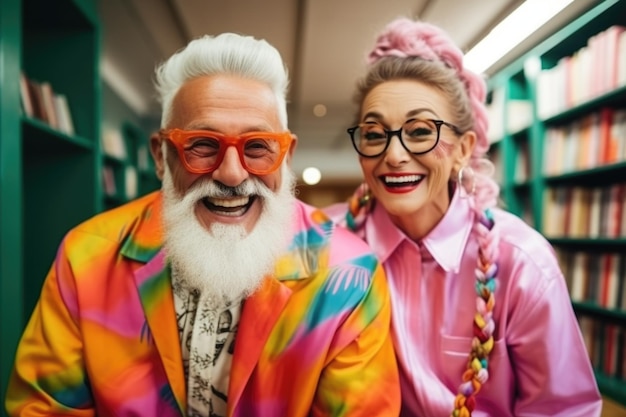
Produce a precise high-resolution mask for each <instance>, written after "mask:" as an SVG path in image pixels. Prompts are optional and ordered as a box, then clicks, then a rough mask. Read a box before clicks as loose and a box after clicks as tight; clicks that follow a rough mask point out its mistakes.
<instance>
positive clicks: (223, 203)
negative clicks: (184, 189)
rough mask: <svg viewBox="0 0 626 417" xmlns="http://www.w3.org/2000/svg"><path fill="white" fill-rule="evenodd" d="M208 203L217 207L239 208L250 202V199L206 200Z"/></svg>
mask: <svg viewBox="0 0 626 417" xmlns="http://www.w3.org/2000/svg"><path fill="white" fill-rule="evenodd" d="M207 200H208V201H209V203H211V204H213V205H214V206H218V207H241V206H245V205H246V204H248V202H249V201H250V197H239V198H227V199H226V198H208V197H207Z"/></svg>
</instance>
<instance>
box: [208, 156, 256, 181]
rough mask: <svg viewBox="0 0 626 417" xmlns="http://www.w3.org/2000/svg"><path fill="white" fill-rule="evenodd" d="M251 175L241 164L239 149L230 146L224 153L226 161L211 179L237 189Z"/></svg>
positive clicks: (223, 160)
mask: <svg viewBox="0 0 626 417" xmlns="http://www.w3.org/2000/svg"><path fill="white" fill-rule="evenodd" d="M249 176H250V174H249V173H248V171H246V169H245V168H244V167H243V165H242V164H241V160H240V159H239V154H238V153H237V148H236V147H234V146H229V147H228V148H226V151H225V152H224V159H222V162H221V163H220V164H219V166H218V167H217V168H216V169H215V171H213V173H212V175H211V178H212V179H214V180H216V181H219V182H221V183H222V184H224V185H227V186H230V187H236V186H238V185H239V184H241V183H242V182H243V181H245V180H246V179H247V178H248V177H249Z"/></svg>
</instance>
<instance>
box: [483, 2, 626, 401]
mask: <svg viewBox="0 0 626 417" xmlns="http://www.w3.org/2000/svg"><path fill="white" fill-rule="evenodd" d="M614 25H619V26H626V2H624V1H619V0H605V1H602V2H599V3H597V4H596V5H595V6H593V7H592V8H591V9H589V10H588V11H586V12H585V13H584V14H583V15H581V16H579V17H578V18H577V19H575V20H574V21H572V22H570V23H569V24H567V25H565V26H564V27H563V28H562V29H560V30H559V31H558V32H556V33H555V34H553V35H551V36H550V37H549V38H547V39H546V40H545V41H543V42H541V43H540V44H539V45H537V46H535V47H533V48H532V49H531V50H530V51H528V52H527V53H525V54H524V55H523V56H521V57H520V58H519V59H517V60H516V61H514V62H513V63H511V64H510V65H508V66H507V67H506V68H503V69H502V70H501V71H499V72H498V73H497V74H495V75H493V76H492V77H491V78H490V79H489V81H488V85H489V95H488V98H489V99H491V101H489V100H488V103H489V102H490V103H491V105H492V111H491V112H492V115H496V117H497V118H499V119H501V120H497V122H496V125H497V126H498V130H497V137H496V138H493V137H492V140H494V145H493V146H492V150H491V151H490V153H491V154H492V155H493V156H494V162H495V163H496V164H499V165H500V167H499V168H497V169H498V172H500V173H501V176H502V178H500V180H499V182H500V185H501V200H502V201H503V203H504V206H505V207H506V208H507V209H508V210H510V211H511V212H513V213H515V214H517V215H518V216H520V217H522V218H524V219H525V220H526V221H527V222H528V223H529V224H530V225H531V226H533V227H534V228H536V229H537V230H538V231H540V232H542V233H544V235H546V237H547V238H548V240H549V241H550V243H551V244H552V245H553V246H554V248H555V249H556V250H557V251H558V252H559V253H560V254H561V253H565V254H572V256H573V254H575V253H580V252H585V253H589V254H591V255H590V256H596V257H599V256H609V255H614V256H616V257H617V259H619V257H620V256H622V257H624V256H626V255H624V254H626V234H620V233H619V232H618V233H615V232H610V233H608V232H607V233H604V232H601V233H599V234H597V233H594V234H589V236H586V235H584V233H582V234H581V233H578V229H576V233H574V230H573V229H572V227H571V226H570V227H569V228H567V227H566V228H564V230H563V232H562V233H554V227H555V225H554V222H555V220H556V221H557V222H558V221H561V220H563V221H565V222H566V220H564V219H568V217H566V216H574V214H572V213H571V212H573V210H574V209H573V208H572V209H568V210H571V212H570V211H567V210H566V211H564V212H562V215H561V216H560V217H559V216H557V217H554V216H549V215H547V213H550V211H549V210H551V208H550V207H552V205H553V204H554V202H555V201H557V202H558V201H559V200H558V199H557V200H555V199H554V198H553V197H554V195H556V193H557V191H556V190H558V189H568V188H571V189H574V188H578V189H579V191H578V192H579V193H581V195H583V194H584V195H592V193H593V192H594V190H595V189H604V188H608V187H615V188H616V189H619V187H620V186H622V184H625V183H626V151H625V154H624V155H621V156H620V157H619V159H618V160H611V161H609V162H606V161H599V163H595V164H586V165H584V164H583V165H578V166H575V164H574V163H573V161H572V160H575V161H576V163H578V164H579V163H580V161H585V162H586V161H588V160H591V159H592V156H589V155H587V153H593V152H596V149H594V148H593V145H591V147H590V148H582V146H583V145H584V143H585V142H584V141H588V140H591V139H587V138H582V139H578V138H577V139H572V141H573V140H578V141H579V142H577V143H575V144H574V145H571V146H574V147H573V148H571V149H577V150H576V153H571V154H568V153H567V152H570V151H571V149H570V148H567V147H565V148H553V147H552V148H551V147H549V146H551V143H552V142H550V141H551V140H554V139H552V135H554V134H555V133H554V132H555V131H556V132H559V130H558V129H569V128H570V127H571V128H572V129H575V128H578V127H579V126H580V129H581V130H580V131H583V129H584V128H585V126H587V125H585V123H589V120H595V119H593V118H592V117H591V116H590V115H594V114H595V113H597V114H598V116H594V117H598V120H601V119H600V118H601V117H602V116H601V113H602V111H605V112H607V113H609V112H610V113H611V114H616V113H617V112H619V111H622V110H624V109H626V83H624V84H617V83H616V84H615V85H613V86H609V87H610V88H606V86H598V87H597V88H596V90H595V91H592V92H591V93H590V94H587V92H586V91H585V90H579V88H580V86H587V85H588V84H589V85H590V83H592V82H593V83H598V82H604V79H603V77H601V76H596V77H594V76H592V75H590V73H584V74H586V76H583V77H582V78H580V79H579V80H578V81H577V82H574V83H572V84H570V85H565V89H564V90H566V89H567V88H571V91H570V90H567V93H566V94H565V95H564V96H563V97H564V98H563V102H559V98H560V97H561V96H560V94H562V92H561V91H560V90H558V91H556V90H555V91H554V93H553V92H552V91H549V93H548V94H546V93H545V92H546V84H547V83H553V84H558V83H559V82H560V81H561V79H556V78H555V79H554V80H556V82H552V81H553V79H550V78H548V76H547V75H549V74H550V73H552V74H555V75H556V74H559V72H558V71H559V70H563V68H567V70H568V71H576V70H578V68H579V67H583V65H584V64H581V62H583V55H585V54H587V56H590V55H589V54H591V53H592V52H591V50H592V48H590V47H589V46H588V45H589V42H590V41H589V40H590V38H593V42H598V38H599V37H598V36H597V35H598V34H601V33H602V32H604V31H606V30H607V29H609V28H610V27H612V26H614ZM594 48H597V46H595V47H594ZM584 49H587V51H585V52H583V50H584ZM597 50H598V49H595V50H594V52H593V53H597ZM595 57H596V58H597V55H596V56H595ZM611 59H613V60H616V57H615V56H613V57H612V58H610V57H609V56H607V55H604V58H603V60H601V61H600V60H598V59H595V60H594V59H591V60H590V62H592V65H591V67H596V68H597V67H606V66H608V65H610V63H611V62H612V61H611ZM575 65H578V66H579V67H575ZM568 66H571V67H568ZM571 68H576V70H572V69H571ZM590 71H591V70H590ZM572 73H575V72H567V74H572ZM560 74H565V72H564V73H560ZM560 77H561V78H564V77H565V76H560ZM546 80H550V81H548V82H546ZM595 85H596V84H594V86H595ZM550 87H554V86H552V85H550ZM546 97H548V98H550V99H555V101H554V102H552V101H546V99H545V98H546ZM497 106H500V107H501V108H497ZM493 107H496V108H493ZM603 109H605V110H603ZM606 109H609V110H606ZM492 119H493V116H492ZM492 123H493V120H492ZM500 123H501V126H502V127H501V128H500ZM598 125H599V126H601V122H599V123H598ZM593 126H595V125H593ZM623 132H624V133H623V135H626V126H625V127H624V129H623ZM581 137H582V135H581ZM621 140H622V141H624V142H625V146H626V138H621ZM569 143H570V144H571V143H573V142H569ZM590 143H594V142H590ZM555 149H556V150H557V151H555ZM584 149H586V150H584ZM603 152H607V151H603ZM593 155H595V154H593ZM598 155H599V154H598ZM603 155H604V154H603ZM597 159H598V160H600V159H601V157H600V156H598V157H597ZM568 164H571V165H572V167H569V168H567V169H566V168H563V169H560V167H561V166H566V165H568ZM557 167H559V168H557ZM624 187H625V188H626V186H624ZM580 190H582V191H580ZM607 193H608V192H607ZM561 194H562V195H567V194H566V192H563V191H561ZM596 194H600V191H596ZM617 195H619V194H617ZM624 199H626V191H625V192H624ZM568 204H569V203H568ZM624 204H625V203H624V201H622V202H621V205H622V207H623V206H624ZM589 210H591V208H589ZM623 210H626V208H623ZM602 213H603V215H602V218H601V219H600V220H598V223H597V224H596V226H597V225H598V224H599V225H600V226H599V227H601V228H604V227H605V223H604V222H607V220H606V217H607V216H605V215H604V212H602ZM577 218H578V217H577ZM623 218H624V216H623V215H622V219H623ZM588 227H591V226H588ZM606 227H607V229H606V230H609V229H610V228H608V226H606ZM622 227H624V226H622ZM589 230H591V229H589ZM601 230H605V229H601ZM611 230H613V229H611ZM622 230H624V229H622ZM592 236H593V237H592ZM619 262H620V261H617V264H619ZM621 262H624V263H626V259H624V260H622V261H621ZM613 264H615V261H613ZM585 265H587V264H585ZM589 265H591V263H590V264H589ZM570 272H571V271H569V270H568V272H567V273H566V279H567V280H568V283H569V284H570V285H571V280H572V279H573V275H572V276H568V274H569V273H570ZM618 280H622V281H626V276H624V274H623V270H622V271H621V272H620V275H618ZM593 282H594V283H595V282H596V281H593ZM586 285H595V284H586ZM621 285H626V282H623V283H622V284H621ZM617 288H619V291H621V287H619V284H618V287H617ZM572 305H573V307H574V310H575V312H576V314H577V315H578V316H579V317H580V316H585V317H589V318H591V319H592V320H593V321H594V323H595V322H596V321H597V322H598V323H599V324H598V326H603V325H605V324H606V323H610V324H611V325H614V326H617V327H622V328H623V331H624V332H626V308H623V305H622V307H620V306H618V307H617V308H614V307H603V304H602V303H599V302H594V301H588V300H586V301H584V302H579V301H573V302H572ZM583 333H584V331H583ZM623 343H624V342H622V344H623ZM601 345H604V343H601ZM601 349H604V348H601ZM622 349H625V350H626V346H622ZM595 350H596V351H597V350H598V348H596V349H595ZM598 358H599V359H598ZM603 358H604V354H603V353H600V354H598V352H596V353H595V354H594V358H591V359H592V362H593V360H596V361H598V360H599V361H600V362H601V361H603ZM594 369H595V371H596V377H597V381H598V385H599V388H600V390H601V392H602V394H603V395H604V396H606V397H609V398H611V399H613V400H614V401H616V402H618V403H620V404H622V405H626V375H621V374H620V373H619V372H616V374H615V375H613V374H611V373H609V374H606V373H604V370H605V366H604V364H602V363H601V364H599V365H598V364H597V363H596V364H594Z"/></svg>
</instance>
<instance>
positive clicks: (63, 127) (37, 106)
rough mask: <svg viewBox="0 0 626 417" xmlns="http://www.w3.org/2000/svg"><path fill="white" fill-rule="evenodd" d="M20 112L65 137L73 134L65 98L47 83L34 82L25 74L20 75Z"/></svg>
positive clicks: (70, 114)
mask: <svg viewBox="0 0 626 417" xmlns="http://www.w3.org/2000/svg"><path fill="white" fill-rule="evenodd" d="M20 96H21V97H20V98H21V102H22V110H23V112H24V114H25V115H26V116H27V117H31V118H36V119H39V120H41V121H42V122H44V123H47V124H48V125H50V127H52V128H54V129H57V130H59V131H60V132H63V133H65V134H67V135H73V134H74V122H73V120H72V113H71V111H70V107H69V103H68V101H67V97H66V96H65V95H64V94H60V93H58V92H56V91H54V88H53V87H52V84H50V82H48V81H36V80H34V79H31V78H29V77H28V76H27V75H26V74H25V73H22V74H21V75H20Z"/></svg>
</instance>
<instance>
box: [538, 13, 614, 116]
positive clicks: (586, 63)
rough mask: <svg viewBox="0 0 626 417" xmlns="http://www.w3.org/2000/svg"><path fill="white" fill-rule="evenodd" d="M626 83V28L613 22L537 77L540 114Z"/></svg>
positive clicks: (572, 104)
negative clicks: (612, 24) (613, 24)
mask: <svg viewBox="0 0 626 417" xmlns="http://www.w3.org/2000/svg"><path fill="white" fill-rule="evenodd" d="M625 85H626V30H625V28H624V27H623V26H618V25H616V26H612V27H610V28H608V29H606V30H605V31H603V32H600V33H598V34H597V35H594V36H592V37H591V38H589V40H588V41H587V44H586V45H585V46H584V47H582V48H580V49H579V50H578V51H576V52H575V53H574V54H572V55H571V56H566V57H563V58H561V59H560V60H559V61H558V63H557V65H556V66H554V67H552V68H549V69H545V70H543V71H541V72H540V73H539V75H538V77H537V114H538V115H539V117H541V118H547V117H550V116H552V115H554V114H556V113H558V112H560V111H563V110H565V109H567V108H570V107H572V106H575V105H578V104H580V103H583V102H585V101H587V100H590V99H592V98H595V97H598V96H600V95H602V94H605V93H607V92H610V91H613V90H615V89H616V88H618V87H621V86H625Z"/></svg>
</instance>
